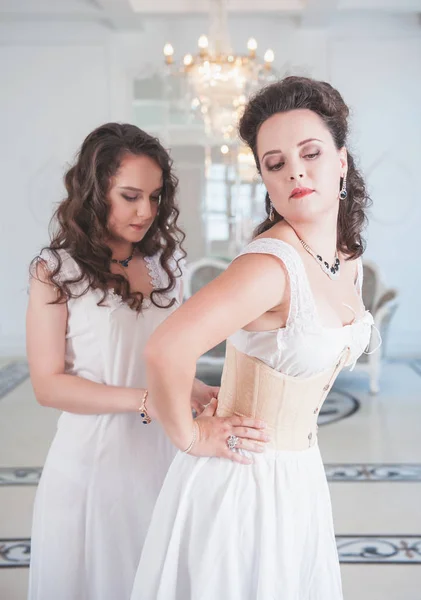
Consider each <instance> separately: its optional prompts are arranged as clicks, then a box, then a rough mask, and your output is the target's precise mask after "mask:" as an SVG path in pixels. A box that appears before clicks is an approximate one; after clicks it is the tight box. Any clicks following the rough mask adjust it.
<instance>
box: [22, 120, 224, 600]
mask: <svg viewBox="0 0 421 600" xmlns="http://www.w3.org/2000/svg"><path fill="white" fill-rule="evenodd" d="M65 185H66V190H67V198H66V199H65V200H64V201H63V202H62V203H61V204H60V205H59V208H58V212H57V215H56V216H57V219H58V230H57V232H56V235H55V236H54V238H53V240H52V241H51V243H50V246H49V247H48V248H45V249H44V250H43V251H42V253H41V255H40V257H38V258H37V259H36V260H35V261H34V263H33V264H32V268H31V274H32V277H31V285H30V297H29V307H28V315H27V346H28V359H29V365H30V372H31V379H32V383H33V387H34V390H35V394H36V397H37V399H38V401H39V402H40V403H41V404H42V405H43V406H48V407H53V408H57V409H59V410H62V411H63V414H62V415H61V417H60V419H59V422H58V428H57V433H56V435H55V438H54V440H53V443H52V445H51V448H50V451H49V453H48V457H47V460H46V463H45V466H44V469H43V473H42V477H41V481H40V484H39V487H38V491H37V495H36V501H35V508H34V517H33V529H32V547H31V568H30V584H29V588H30V589H29V598H30V600H117V599H118V600H128V599H129V598H130V594H131V591H132V587H133V581H134V576H135V573H136V568H137V565H138V562H139V558H140V554H141V550H142V545H143V542H144V538H145V536H146V531H147V527H148V525H149V520H150V517H151V514H152V509H153V506H154V504H155V501H156V498H157V497H158V493H159V490H160V487H161V485H162V482H163V480H164V477H165V474H166V471H167V469H168V467H169V465H170V464H171V461H172V459H173V457H174V454H175V451H176V449H175V448H174V446H173V445H172V444H171V442H170V441H169V440H168V438H167V437H166V436H165V434H164V432H163V431H162V429H161V428H160V426H159V424H158V423H157V422H154V423H151V424H150V425H147V424H144V423H143V421H144V420H145V419H144V418H143V417H142V412H141V410H140V408H141V406H142V404H143V401H144V399H145V394H146V374H145V365H144V363H143V357H142V353H143V350H144V347H145V344H146V342H147V341H148V339H149V337H150V335H151V334H152V332H153V331H154V330H155V329H156V327H157V326H158V325H159V324H160V323H162V322H163V321H164V320H165V319H166V318H167V317H168V315H169V314H171V313H172V312H173V311H174V310H175V309H176V308H177V306H179V305H180V303H181V301H182V296H183V294H182V273H181V270H180V267H181V268H182V264H183V263H182V259H183V256H184V254H183V252H182V251H181V250H180V248H179V241H180V240H181V239H182V234H181V232H180V230H179V229H178V227H177V217H178V210H177V208H176V205H175V193H176V185H177V180H176V179H175V177H174V175H173V173H172V170H171V160H170V157H169V155H168V153H167V152H166V150H165V149H164V148H163V147H162V146H161V144H160V143H159V141H158V140H157V139H155V138H153V137H151V136H149V135H148V134H147V133H145V132H143V131H141V130H140V129H138V128H137V127H135V126H133V125H124V124H117V123H108V124H106V125H103V126H101V127H99V128H98V129H96V130H95V131H93V132H92V133H91V134H89V135H88V137H87V138H86V140H85V141H84V142H83V144H82V147H81V150H80V152H79V154H78V157H77V160H76V162H75V164H74V166H73V167H71V169H70V170H69V171H68V173H67V174H66V177H65ZM216 392H217V390H216V389H215V388H210V387H208V386H205V385H204V384H202V383H201V382H199V381H197V380H196V381H195V382H194V384H193V388H192V395H191V394H190V392H189V399H190V400H191V401H192V404H193V405H194V407H195V408H196V409H197V410H198V411H199V412H200V405H203V404H205V403H208V402H209V401H210V400H211V398H212V397H213V396H214V394H215V393H216ZM190 400H189V401H190Z"/></svg>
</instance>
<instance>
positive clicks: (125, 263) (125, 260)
mask: <svg viewBox="0 0 421 600" xmlns="http://www.w3.org/2000/svg"><path fill="white" fill-rule="evenodd" d="M133 255H134V252H132V253H131V254H130V256H128V257H127V258H123V260H117V259H116V258H112V259H111V262H112V263H115V264H119V265H121V266H122V267H128V266H129V262H130V261H131V260H132V258H133Z"/></svg>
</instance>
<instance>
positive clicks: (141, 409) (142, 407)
mask: <svg viewBox="0 0 421 600" xmlns="http://www.w3.org/2000/svg"><path fill="white" fill-rule="evenodd" d="M147 397H148V390H145V393H144V394H143V398H142V403H141V405H140V406H139V408H138V411H139V414H140V416H141V418H142V423H143V424H144V425H148V424H149V423H150V422H151V421H152V419H151V418H150V416H149V415H148V411H147V410H146V399H147Z"/></svg>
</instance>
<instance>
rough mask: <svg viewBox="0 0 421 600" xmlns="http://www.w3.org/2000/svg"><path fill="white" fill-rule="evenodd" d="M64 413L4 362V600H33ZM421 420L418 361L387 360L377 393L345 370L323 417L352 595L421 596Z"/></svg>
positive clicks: (0, 535) (0, 553)
mask: <svg viewBox="0 0 421 600" xmlns="http://www.w3.org/2000/svg"><path fill="white" fill-rule="evenodd" d="M58 414H59V413H57V411H54V410H50V409H44V408H42V407H40V406H38V405H37V403H36V401H35V399H34V396H33V392H32V389H31V385H30V382H29V380H28V379H27V368H26V363H25V362H24V361H21V360H13V361H12V360H9V361H8V360H5V359H3V360H2V361H1V362H0V598H1V600H23V599H24V598H25V597H26V593H27V581H28V568H27V564H28V560H29V556H30V528H31V513H32V504H33V499H34V494H35V491H36V486H37V483H38V480H39V477H40V474H41V471H42V465H43V463H44V460H45V456H46V453H47V450H48V446H49V444H50V442H51V439H52V436H53V435H54V430H55V426H56V422H57V418H58ZM420 422H421V361H411V362H408V363H400V362H390V363H388V364H386V365H385V368H384V369H383V375H382V381H381V393H380V394H379V395H378V396H376V397H373V396H370V395H369V394H368V392H367V381H366V378H365V376H364V375H363V374H360V373H343V374H341V376H340V378H339V379H338V382H337V385H336V386H335V388H334V390H333V391H332V393H331V395H330V397H329V399H328V401H327V402H326V406H325V410H324V413H322V414H321V416H320V429H319V443H320V447H321V451H322V454H323V457H324V460H325V470H326V475H327V478H328V481H329V486H330V490H331V496H332V506H333V513H334V520H335V529H336V533H337V546H338V551H339V556H340V560H341V570H342V577H343V587H344V598H345V600H421V443H420V431H421V428H420V425H419V424H420ZM63 559H64V560H65V556H64V557H63ZM57 600H59V599H57ZM186 600H187V599H186ZM227 600H229V599H227ZM326 600H329V599H326Z"/></svg>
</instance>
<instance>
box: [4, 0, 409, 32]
mask: <svg viewBox="0 0 421 600" xmlns="http://www.w3.org/2000/svg"><path fill="white" fill-rule="evenodd" d="M211 1H212V0H0V21H3V22H4V21H9V22H10V21H13V22H19V21H40V20H47V21H51V20H55V21H58V20H60V21H63V20H67V21H95V22H99V23H106V24H107V25H108V26H110V27H112V28H115V29H126V28H129V29H133V28H136V27H139V26H141V22H142V19H143V18H144V17H146V16H165V15H179V16H184V15H185V16H188V15H199V14H206V13H208V11H209V3H210V2H211ZM227 9H228V12H229V13H231V14H237V15H241V14H242V15H247V14H250V15H251V14H255V15H256V14H258V15H260V16H264V15H271V16H272V15H273V16H277V17H279V16H286V17H291V16H294V17H300V18H302V19H303V22H309V23H311V22H312V20H313V21H314V23H317V20H318V18H319V19H320V17H323V16H325V15H329V16H330V17H332V16H335V14H341V15H346V14H351V13H354V14H355V13H357V14H358V13H359V14H362V15H363V14H364V13H366V12H367V11H370V13H373V12H374V13H378V14H379V15H380V14H396V15H398V14H399V15H402V14H411V13H414V14H421V0H227Z"/></svg>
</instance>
